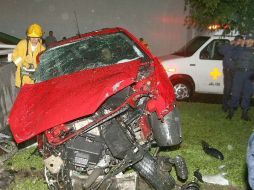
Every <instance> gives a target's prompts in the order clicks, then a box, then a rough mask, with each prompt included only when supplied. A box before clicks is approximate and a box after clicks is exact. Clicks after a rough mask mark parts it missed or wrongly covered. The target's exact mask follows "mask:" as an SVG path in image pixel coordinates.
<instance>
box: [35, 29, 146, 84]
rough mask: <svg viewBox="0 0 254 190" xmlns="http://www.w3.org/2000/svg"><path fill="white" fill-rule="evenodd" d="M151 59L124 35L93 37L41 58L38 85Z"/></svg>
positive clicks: (66, 45)
mask: <svg viewBox="0 0 254 190" xmlns="http://www.w3.org/2000/svg"><path fill="white" fill-rule="evenodd" d="M140 58H142V59H148V57H147V55H146V54H145V53H144V52H143V51H142V50H141V49H140V48H139V47H138V46H137V45H136V44H135V42H134V41H132V40H131V39H130V38H129V37H128V36H126V35H125V34H124V33H122V32H119V33H113V34H107V35H99V36H92V37H88V38H86V39H82V40H80V41H77V42H72V43H67V44H64V45H62V46H59V47H55V48H52V49H49V50H48V51H46V52H45V53H43V54H42V55H41V57H40V65H39V67H38V70H37V71H36V73H35V79H36V82H41V81H45V80H49V79H51V78H54V77H58V76H61V75H64V74H70V73H73V72H76V71H80V70H84V69H93V68H98V67H103V66H109V65H113V64H121V63H124V62H128V61H132V60H136V59H140Z"/></svg>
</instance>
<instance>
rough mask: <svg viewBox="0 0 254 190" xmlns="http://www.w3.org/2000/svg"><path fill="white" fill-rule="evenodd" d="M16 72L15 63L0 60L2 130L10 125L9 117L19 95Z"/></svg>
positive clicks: (0, 121) (0, 123) (0, 118)
mask: <svg viewBox="0 0 254 190" xmlns="http://www.w3.org/2000/svg"><path fill="white" fill-rule="evenodd" d="M15 71H16V67H15V65H14V64H13V63H10V62H9V63H8V62H3V61H1V60H0V130H1V129H3V128H4V127H5V126H6V125H8V115H9V112H10V110H11V107H12V105H13V103H14V101H15V98H16V95H17V92H16V87H15Z"/></svg>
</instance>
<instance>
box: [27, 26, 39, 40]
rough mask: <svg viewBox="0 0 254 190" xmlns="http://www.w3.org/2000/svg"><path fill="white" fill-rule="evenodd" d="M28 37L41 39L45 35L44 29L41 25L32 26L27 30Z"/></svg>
mask: <svg viewBox="0 0 254 190" xmlns="http://www.w3.org/2000/svg"><path fill="white" fill-rule="evenodd" d="M26 35H27V36H28V37H31V38H41V37H42V35H43V30H42V27H41V26H40V25H39V24H31V25H30V26H29V27H28V29H27V32H26Z"/></svg>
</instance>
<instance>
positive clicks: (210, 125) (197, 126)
mask: <svg viewBox="0 0 254 190" xmlns="http://www.w3.org/2000/svg"><path fill="white" fill-rule="evenodd" d="M178 108H179V110H180V114H181V121H182V131H183V139H184V140H183V143H182V144H181V145H180V148H179V149H177V150H172V151H169V150H164V151H163V152H161V153H160V154H161V155H163V154H166V155H171V156H175V155H177V154H180V155H181V156H183V157H184V158H185V160H186V162H187V166H188V169H189V180H192V179H193V172H194V171H195V170H196V169H200V172H201V173H202V175H203V176H204V175H214V174H218V173H220V172H222V171H223V172H226V173H227V176H226V177H227V179H229V181H230V182H231V184H232V185H234V186H237V187H239V189H247V180H246V175H247V170H246V164H245V158H246V156H245V155H246V147H247V140H248V138H249V136H250V134H251V132H252V130H253V123H254V122H253V121H251V122H244V121H242V120H240V114H241V113H240V110H238V111H237V113H236V116H235V117H234V118H233V119H232V120H231V121H229V120H226V119H225V116H226V114H225V113H223V112H222V111H221V109H220V108H221V105H219V104H206V103H188V102H181V103H178ZM253 113H254V111H252V112H250V115H251V116H252V115H253ZM252 120H254V117H252ZM201 140H205V141H206V142H208V143H209V144H210V145H211V146H212V147H215V148H217V149H219V150H220V151H221V152H222V153H223V154H224V160H218V159H216V158H213V157H211V156H209V155H207V154H205V153H204V152H203V150H202V146H201ZM33 150H34V149H33V148H31V149H23V150H21V151H20V152H19V153H18V154H16V155H15V157H14V158H13V159H12V160H10V161H9V162H8V163H6V164H7V165H8V166H9V167H11V168H12V169H14V170H31V169H32V170H33V171H42V170H43V164H42V160H41V158H40V157H39V156H36V155H33V156H30V155H31V152H33ZM222 165H223V166H224V168H223V169H219V167H220V166H222ZM11 189H14V190H18V189H20V190H21V189H22V190H35V189H36V190H43V189H47V186H46V184H45V182H44V180H43V178H42V177H41V176H40V175H34V176H30V174H29V173H28V174H27V176H22V177H20V178H18V179H16V181H15V183H13V184H12V186H11ZM204 189H205V188H204ZM225 189H227V188H225Z"/></svg>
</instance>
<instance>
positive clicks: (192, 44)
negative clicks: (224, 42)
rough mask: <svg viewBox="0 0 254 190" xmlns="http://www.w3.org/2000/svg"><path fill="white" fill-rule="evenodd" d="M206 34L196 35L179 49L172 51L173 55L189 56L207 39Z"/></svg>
mask: <svg viewBox="0 0 254 190" xmlns="http://www.w3.org/2000/svg"><path fill="white" fill-rule="evenodd" d="M208 39H209V37H207V36H198V37H195V38H193V39H192V40H191V41H189V42H188V43H187V44H186V45H185V46H183V47H182V48H181V49H180V50H178V51H176V52H175V53H173V55H178V56H183V57H189V56H192V55H193V54H194V53H195V52H196V51H197V50H198V49H199V48H200V47H201V46H202V45H203V44H204V43H205V42H206V41H207V40H208Z"/></svg>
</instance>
